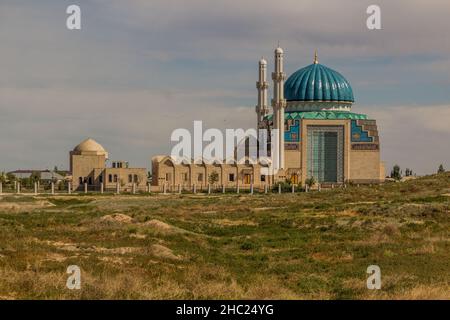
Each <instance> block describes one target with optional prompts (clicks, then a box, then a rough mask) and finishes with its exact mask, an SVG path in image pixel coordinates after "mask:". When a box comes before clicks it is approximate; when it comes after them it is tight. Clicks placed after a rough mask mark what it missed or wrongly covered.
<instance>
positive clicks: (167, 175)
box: [166, 173, 170, 181]
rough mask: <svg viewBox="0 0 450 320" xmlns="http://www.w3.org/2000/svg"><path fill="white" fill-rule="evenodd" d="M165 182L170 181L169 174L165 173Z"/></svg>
mask: <svg viewBox="0 0 450 320" xmlns="http://www.w3.org/2000/svg"><path fill="white" fill-rule="evenodd" d="M166 181H170V173H166Z"/></svg>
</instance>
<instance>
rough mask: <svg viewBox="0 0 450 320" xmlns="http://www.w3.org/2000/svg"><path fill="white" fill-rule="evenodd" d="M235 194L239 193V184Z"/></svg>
mask: <svg viewBox="0 0 450 320" xmlns="http://www.w3.org/2000/svg"><path fill="white" fill-rule="evenodd" d="M236 193H239V184H237V185H236Z"/></svg>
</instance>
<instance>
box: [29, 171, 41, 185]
mask: <svg viewBox="0 0 450 320" xmlns="http://www.w3.org/2000/svg"><path fill="white" fill-rule="evenodd" d="M39 180H41V173H40V172H39V171H33V172H32V173H31V175H30V181H31V182H32V183H34V182H39Z"/></svg>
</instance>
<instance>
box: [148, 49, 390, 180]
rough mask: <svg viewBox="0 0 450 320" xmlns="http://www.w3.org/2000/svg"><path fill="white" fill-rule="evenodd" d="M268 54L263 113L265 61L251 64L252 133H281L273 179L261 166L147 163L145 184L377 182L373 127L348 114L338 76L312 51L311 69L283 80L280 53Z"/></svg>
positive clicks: (348, 92) (349, 101)
mask: <svg viewBox="0 0 450 320" xmlns="http://www.w3.org/2000/svg"><path fill="white" fill-rule="evenodd" d="M274 55H275V57H274V60H275V61H274V72H273V73H272V80H273V97H272V100H271V107H272V109H271V110H270V109H269V106H268V88H269V83H268V81H267V61H266V60H264V59H261V60H260V61H259V79H258V81H257V83H256V88H257V90H258V104H257V106H256V116H257V122H256V125H257V128H259V129H268V130H269V131H270V130H273V129H278V130H280V131H281V133H280V134H279V135H278V139H279V141H278V145H279V153H278V156H277V157H278V159H277V160H278V163H279V167H280V170H278V172H277V173H276V174H274V175H262V174H261V168H263V167H264V166H265V164H264V163H257V164H249V163H244V164H237V163H236V164H230V163H227V164H225V163H216V164H206V163H203V164H194V163H181V164H177V163H176V162H175V161H174V159H173V158H171V157H170V156H155V157H153V158H152V185H154V186H163V185H168V186H179V185H181V186H183V187H188V188H189V187H192V186H193V185H206V184H208V181H209V180H208V177H209V176H210V175H211V173H212V172H216V173H217V175H216V176H218V181H217V184H219V185H224V186H227V187H235V186H237V185H241V186H244V187H245V186H249V185H250V184H253V185H255V186H258V185H259V186H260V185H262V184H273V183H276V182H279V181H290V182H291V183H293V184H296V185H304V183H305V181H306V180H307V179H308V178H314V180H315V181H317V182H318V183H321V184H333V185H338V184H344V183H348V182H354V183H361V184H363V183H381V182H383V181H384V177H385V168H384V163H383V162H381V161H380V141H379V136H378V129H377V124H376V121H375V120H374V119H370V118H369V117H368V116H367V115H365V114H359V113H354V112H353V110H352V105H353V103H354V102H355V99H354V96H353V90H352V87H351V85H350V83H349V82H348V81H347V80H346V79H345V78H344V76H342V75H341V74H340V73H339V72H337V71H335V70H333V69H331V68H328V67H326V66H325V65H322V64H320V63H319V61H318V58H317V52H316V54H315V58H314V62H313V63H312V64H311V65H309V66H306V67H304V68H301V69H299V70H297V71H295V72H294V73H292V74H291V75H290V76H289V77H288V78H287V80H286V73H285V72H284V51H283V49H282V48H280V47H278V48H276V49H275V52H274ZM270 111H272V112H271V113H270Z"/></svg>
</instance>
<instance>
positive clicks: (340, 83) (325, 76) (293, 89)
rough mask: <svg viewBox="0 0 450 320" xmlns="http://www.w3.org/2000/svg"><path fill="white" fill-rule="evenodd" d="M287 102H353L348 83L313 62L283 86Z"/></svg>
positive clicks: (294, 74)
mask: <svg viewBox="0 0 450 320" xmlns="http://www.w3.org/2000/svg"><path fill="white" fill-rule="evenodd" d="M284 93H285V97H286V100H287V101H333V102H354V101H355V100H354V97H353V90H352V87H351V86H350V83H349V82H348V81H347V80H346V79H345V78H344V77H343V76H342V75H341V74H340V73H339V72H337V71H334V70H332V69H330V68H328V67H326V66H324V65H321V64H320V63H318V62H317V58H316V59H315V62H314V63H313V64H311V65H309V66H307V67H305V68H302V69H300V70H297V71H296V72H294V73H293V74H292V75H291V76H290V77H289V78H288V79H287V80H286V83H285V84H284Z"/></svg>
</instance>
